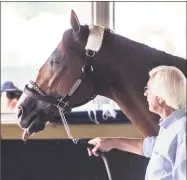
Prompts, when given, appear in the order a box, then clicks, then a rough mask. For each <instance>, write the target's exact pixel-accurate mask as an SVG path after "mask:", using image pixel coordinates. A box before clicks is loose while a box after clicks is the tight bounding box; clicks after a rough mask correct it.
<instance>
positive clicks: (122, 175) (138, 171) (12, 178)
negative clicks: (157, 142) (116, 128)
mask: <svg viewBox="0 0 187 180" xmlns="http://www.w3.org/2000/svg"><path fill="white" fill-rule="evenodd" d="M105 155H106V157H107V160H108V162H109V166H110V169H111V173H112V178H113V180H144V176H145V171H146V166H147V163H148V159H147V158H145V157H141V156H138V155H135V154H131V153H127V152H122V151H118V150H112V151H110V152H107V153H105ZM1 179H2V180H108V176H107V173H106V169H105V166H104V163H103V160H102V159H101V158H97V157H94V156H93V157H89V156H88V154H87V150H86V149H85V147H83V146H81V145H74V144H73V143H72V141H70V140H66V139H62V140H46V139H45V140H28V141H27V142H26V143H24V142H23V141H21V140H2V141H1Z"/></svg>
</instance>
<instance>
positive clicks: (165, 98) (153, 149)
mask: <svg viewBox="0 0 187 180" xmlns="http://www.w3.org/2000/svg"><path fill="white" fill-rule="evenodd" d="M149 76H150V78H149V81H148V83H147V87H146V90H145V93H144V95H145V96H146V97H147V101H148V104H149V110H150V111H151V112H153V113H156V114H158V115H159V116H160V117H161V119H160V123H159V125H160V131H159V134H158V136H157V137H146V138H145V139H128V138H95V139H92V140H90V141H89V143H90V144H93V145H94V146H95V147H94V148H93V149H92V150H91V149H88V153H89V155H90V156H91V155H92V154H93V155H96V156H98V153H97V150H100V151H109V150H111V149H113V148H116V149H119V150H123V151H128V152H132V153H136V154H139V155H142V156H146V157H149V158H150V161H149V164H148V167H147V171H146V175H145V180H185V179H186V77H185V76H184V75H183V73H182V72H181V71H180V70H179V69H177V68H176V67H173V66H159V67H156V68H154V69H152V70H151V71H150V72H149Z"/></svg>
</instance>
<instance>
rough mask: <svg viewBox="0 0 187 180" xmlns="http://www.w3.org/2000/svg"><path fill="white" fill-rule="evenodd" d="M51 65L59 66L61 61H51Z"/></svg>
mask: <svg viewBox="0 0 187 180" xmlns="http://www.w3.org/2000/svg"><path fill="white" fill-rule="evenodd" d="M50 64H51V65H54V64H59V61H58V60H56V59H53V60H51V61H50Z"/></svg>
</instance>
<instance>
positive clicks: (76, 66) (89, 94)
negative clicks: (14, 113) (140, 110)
mask: <svg viewBox="0 0 187 180" xmlns="http://www.w3.org/2000/svg"><path fill="white" fill-rule="evenodd" d="M70 22H71V27H72V28H71V29H68V30H66V31H65V32H64V34H63V38H62V40H61V42H60V43H59V44H58V46H57V48H56V49H55V50H54V51H53V52H52V54H51V56H50V57H49V58H48V59H47V61H46V62H45V64H44V65H43V66H42V67H41V69H40V70H39V73H38V75H37V78H36V81H35V82H31V83H30V84H28V85H26V86H25V89H24V92H23V94H22V96H21V98H20V100H19V103H18V108H19V110H18V119H19V125H20V126H21V127H22V128H24V129H26V131H25V132H27V134H28V133H29V134H32V133H35V132H38V131H41V130H43V129H44V127H45V124H46V122H47V121H50V120H51V119H52V117H54V116H56V115H57V114H58V115H59V111H61V112H63V113H69V112H70V111H71V109H72V108H73V107H76V106H80V105H82V104H85V103H86V102H88V101H90V100H91V99H93V98H94V97H95V95H96V87H95V86H96V85H95V83H94V80H93V73H94V69H93V66H92V63H91V61H92V59H93V58H94V57H95V52H97V51H98V50H99V49H100V47H101V44H102V39H103V32H104V30H103V28H101V27H97V26H96V27H95V29H94V30H93V31H95V32H94V35H92V33H93V32H92V31H91V30H90V28H89V26H87V25H85V26H81V25H80V23H79V20H78V18H77V16H76V14H75V13H74V12H73V11H72V12H71V20H70ZM24 136H26V135H24ZM23 138H24V139H26V137H23Z"/></svg>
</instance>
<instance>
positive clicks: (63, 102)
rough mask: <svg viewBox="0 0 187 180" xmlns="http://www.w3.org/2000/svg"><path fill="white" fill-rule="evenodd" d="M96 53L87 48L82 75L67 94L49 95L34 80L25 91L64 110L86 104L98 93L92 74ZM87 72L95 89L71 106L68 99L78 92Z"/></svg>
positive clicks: (30, 95) (34, 97)
mask: <svg viewBox="0 0 187 180" xmlns="http://www.w3.org/2000/svg"><path fill="white" fill-rule="evenodd" d="M95 54H96V52H95V51H92V50H86V59H85V63H84V65H83V66H82V73H81V75H80V77H79V78H77V80H76V81H75V83H74V84H73V85H72V87H71V88H70V89H69V91H68V92H67V93H66V95H65V96H58V97H55V96H49V95H47V94H46V93H45V92H43V91H42V90H41V89H40V88H39V87H38V86H37V85H36V83H35V82H33V81H30V84H27V85H26V86H25V88H24V90H23V92H25V93H26V94H27V95H28V96H29V97H31V98H33V99H36V100H40V101H44V102H47V103H49V104H52V105H54V106H56V107H60V108H61V109H63V110H64V108H68V109H69V110H70V111H71V110H72V108H75V107H77V106H81V105H83V104H86V103H87V102H89V101H90V100H93V99H94V98H95V97H96V95H97V94H96V87H95V83H94V82H95V81H94V78H93V74H92V73H93V66H92V65H91V60H92V59H93V58H94V57H95ZM85 74H86V75H88V76H89V77H90V78H91V80H92V82H93V86H94V91H93V92H92V93H91V95H90V96H89V97H88V98H87V99H86V100H84V101H82V102H81V103H78V104H75V105H73V106H72V107H71V106H70V105H69V102H68V101H69V99H70V98H71V97H72V95H73V94H74V93H75V92H76V90H77V89H78V87H79V86H80V85H81V83H82V82H83V77H84V75H85Z"/></svg>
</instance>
